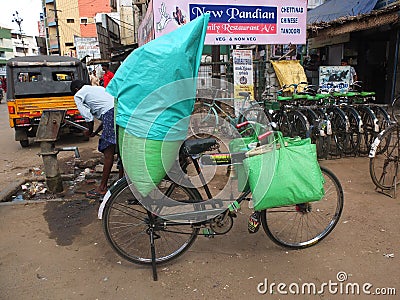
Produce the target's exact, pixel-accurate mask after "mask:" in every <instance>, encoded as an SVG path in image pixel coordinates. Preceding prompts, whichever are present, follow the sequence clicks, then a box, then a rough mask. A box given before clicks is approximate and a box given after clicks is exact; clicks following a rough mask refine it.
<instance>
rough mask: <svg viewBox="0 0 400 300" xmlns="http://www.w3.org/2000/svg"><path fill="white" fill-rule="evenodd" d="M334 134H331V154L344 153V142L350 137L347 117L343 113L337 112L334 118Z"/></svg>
mask: <svg viewBox="0 0 400 300" xmlns="http://www.w3.org/2000/svg"><path fill="white" fill-rule="evenodd" d="M331 124H332V135H330V138H331V142H330V150H329V154H330V155H332V156H340V155H341V154H342V153H343V149H344V143H345V141H346V139H347V138H348V137H347V135H348V133H347V132H346V131H347V130H346V119H345V118H344V116H343V115H342V114H339V113H338V112H335V113H334V115H333V117H332V120H331Z"/></svg>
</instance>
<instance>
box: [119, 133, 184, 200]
mask: <svg viewBox="0 0 400 300" xmlns="http://www.w3.org/2000/svg"><path fill="white" fill-rule="evenodd" d="M118 139H119V141H118V142H119V143H120V145H124V146H123V147H122V148H121V149H120V151H121V153H120V155H121V158H122V161H123V164H124V171H125V173H126V174H127V175H128V178H129V180H130V181H131V182H132V183H133V184H134V186H135V188H136V190H137V191H138V192H139V193H140V194H141V195H142V196H143V197H145V196H147V195H148V194H149V193H150V192H151V191H152V190H153V189H154V188H155V187H156V186H157V185H158V184H159V183H160V182H161V180H162V179H163V178H164V177H165V174H166V173H167V172H168V171H169V170H170V169H171V167H172V166H173V164H174V162H175V161H176V158H177V153H178V152H179V148H180V146H181V144H182V143H181V142H180V141H174V142H167V141H155V140H149V139H144V138H140V137H136V136H134V135H131V134H129V133H128V132H126V130H125V129H124V128H122V127H119V132H118Z"/></svg>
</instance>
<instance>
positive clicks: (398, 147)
mask: <svg viewBox="0 0 400 300" xmlns="http://www.w3.org/2000/svg"><path fill="white" fill-rule="evenodd" d="M399 107H400V97H396V98H395V99H394V100H393V101H392V103H391V110H392V112H391V114H392V117H393V119H394V121H395V122H394V123H392V125H390V126H389V127H387V128H385V129H384V130H383V131H381V132H380V133H379V134H378V135H377V136H376V138H375V139H374V141H373V143H372V144H371V147H370V151H369V158H370V164H369V171H370V176H371V179H372V181H373V183H374V184H375V189H380V190H381V192H382V193H384V194H385V195H389V196H391V197H393V198H395V197H396V192H397V186H398V184H399V180H398V177H397V174H398V170H399V157H400V144H399V137H400V123H399V121H400V118H399ZM390 190H393V194H392V195H390V194H388V191H390Z"/></svg>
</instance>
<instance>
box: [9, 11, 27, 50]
mask: <svg viewBox="0 0 400 300" xmlns="http://www.w3.org/2000/svg"><path fill="white" fill-rule="evenodd" d="M13 17H14V19H13V20H12V22H15V23H17V24H18V28H19V38H20V39H21V42H22V49H23V50H24V55H25V56H26V51H25V42H24V38H23V36H22V28H21V23H22V21H23V20H24V19H22V18H20V17H19V15H18V11H15V14H13Z"/></svg>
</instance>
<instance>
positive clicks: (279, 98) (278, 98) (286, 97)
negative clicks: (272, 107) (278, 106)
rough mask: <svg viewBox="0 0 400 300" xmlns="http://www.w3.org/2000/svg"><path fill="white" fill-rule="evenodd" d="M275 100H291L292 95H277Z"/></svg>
mask: <svg viewBox="0 0 400 300" xmlns="http://www.w3.org/2000/svg"><path fill="white" fill-rule="evenodd" d="M276 100H278V101H291V100H293V98H292V96H278V97H276Z"/></svg>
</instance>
